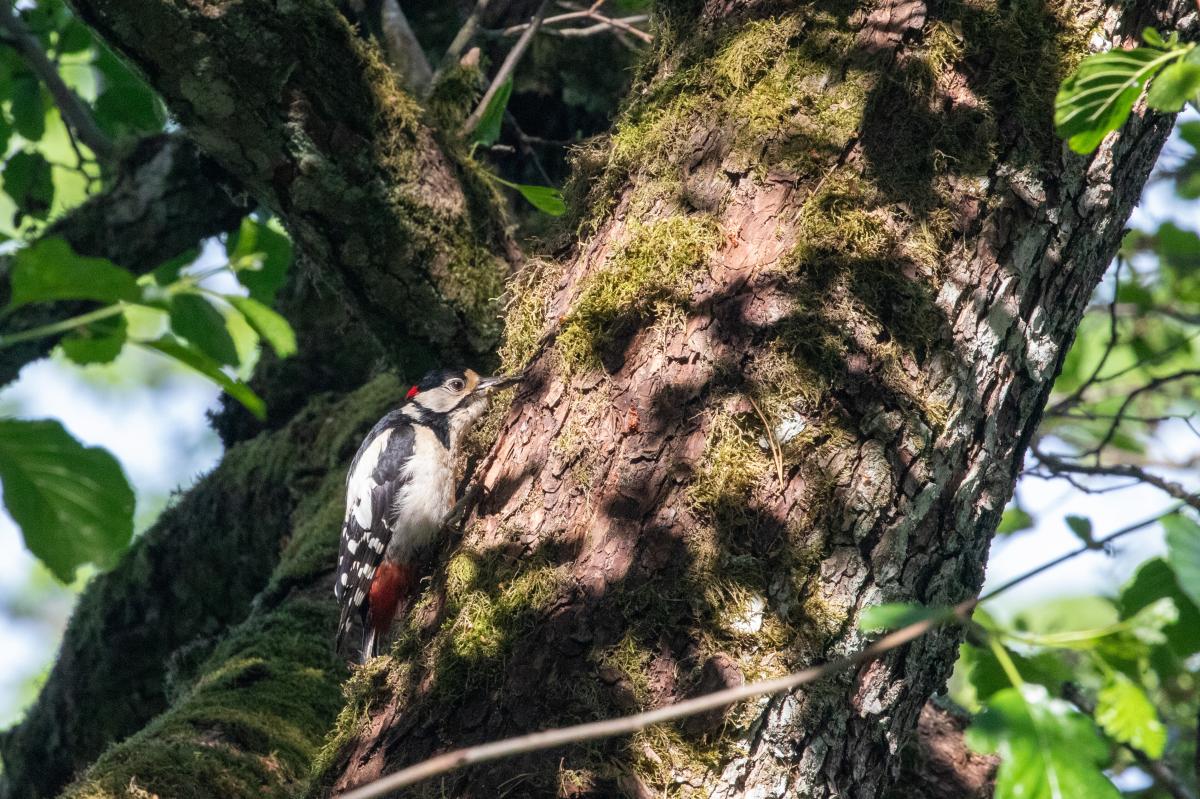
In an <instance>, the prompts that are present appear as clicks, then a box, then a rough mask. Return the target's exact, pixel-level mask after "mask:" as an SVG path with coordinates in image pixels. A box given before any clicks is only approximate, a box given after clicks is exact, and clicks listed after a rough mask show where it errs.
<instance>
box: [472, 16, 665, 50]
mask: <svg viewBox="0 0 1200 799" xmlns="http://www.w3.org/2000/svg"><path fill="white" fill-rule="evenodd" d="M582 19H587V20H592V21H593V22H595V23H596V24H595V25H589V26H588V27H585V28H556V29H554V30H550V29H549V26H551V25H561V24H562V23H564V22H572V21H575V20H582ZM648 19H650V17H649V15H647V14H633V15H631V16H628V17H609V16H606V15H604V14H601V13H600V12H599V11H594V10H592V9H590V8H589V9H585V10H583V11H571V12H568V13H566V14H556V15H555V16H553V17H546V19H545V20H544V21H543V23H542V26H543V28H545V32H546V33H548V34H552V35H554V36H561V37H563V38H572V37H583V36H595V35H596V34H598V33H606V32H608V31H610V30H617V31H621V32H623V33H628V34H630V35H631V36H635V37H637V38H638V39H640V40H641V41H643V42H645V43H647V44H649V43H650V42H653V41H654V36H653V35H651V34H649V33H646V31H644V30H641V29H639V28H635V27H634V25H637V24H639V23H642V22H645V21H646V20H648ZM528 29H529V23H523V24H521V25H512V26H510V27H508V28H504V29H502V30H498V31H495V32H494V33H493V34H492V35H494V36H516V35H518V34H520V33H521V32H523V31H525V30H528Z"/></svg>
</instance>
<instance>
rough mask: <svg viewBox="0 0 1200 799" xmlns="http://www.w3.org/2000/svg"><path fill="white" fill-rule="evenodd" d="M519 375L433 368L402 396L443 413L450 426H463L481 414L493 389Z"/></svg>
mask: <svg viewBox="0 0 1200 799" xmlns="http://www.w3.org/2000/svg"><path fill="white" fill-rule="evenodd" d="M520 379H521V378H520V376H515V377H501V376H497V377H481V376H480V375H479V373H477V372H475V371H474V370H472V369H434V370H433V371H432V372H429V373H428V374H427V375H425V376H424V377H422V378H421V382H419V383H417V384H416V385H415V386H413V387H412V388H410V389H409V390H408V395H407V396H406V397H405V399H407V400H408V401H409V402H411V403H414V404H416V405H418V406H420V407H421V408H422V409H424V410H425V411H428V412H430V413H435V414H439V415H442V416H445V417H446V418H447V419H448V420H449V422H450V426H451V427H452V428H454V429H456V430H463V429H465V428H466V427H469V426H470V425H471V424H472V423H474V422H475V420H477V419H478V418H479V417H480V416H481V415H483V412H484V411H485V410H486V409H487V406H488V403H489V402H490V401H491V398H492V395H493V394H494V393H495V392H496V391H498V390H499V389H502V388H506V387H508V386H511V385H513V384H514V383H516V382H518V381H519V380H520Z"/></svg>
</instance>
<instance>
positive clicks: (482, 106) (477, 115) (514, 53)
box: [460, 0, 550, 137]
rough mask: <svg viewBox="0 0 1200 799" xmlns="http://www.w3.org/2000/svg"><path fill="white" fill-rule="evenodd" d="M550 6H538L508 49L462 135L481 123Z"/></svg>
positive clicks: (544, 1) (544, 2) (546, 0)
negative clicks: (526, 26) (511, 46)
mask: <svg viewBox="0 0 1200 799" xmlns="http://www.w3.org/2000/svg"><path fill="white" fill-rule="evenodd" d="M549 7H550V0H542V4H541V5H540V6H538V10H537V13H535V14H534V15H533V19H532V20H530V22H529V28H528V29H526V31H525V32H524V33H522V34H521V38H520V39H517V43H516V44H514V45H513V48H512V49H511V50H509V51H508V55H507V56H505V58H504V63H503V64H501V65H500V69H499V71H497V72H496V77H494V78H492V85H490V86H488V88H487V91H486V92H484V93H483V97H482V98H480V100H479V105H477V106H475V110H474V111H472V112H471V115H470V116H469V117H467V121H466V122H464V123H463V126H462V130H461V131H460V132H461V133H462V135H463V136H464V137H465V136H468V135H470V133H471V131H473V130H475V128H476V127H477V126H478V125H479V120H481V119H482V118H483V113H484V112H485V111H487V107H488V105H490V104H491V102H492V98H493V97H495V96H496V92H498V91H499V90H500V87H501V86H503V85H504V82H505V81H506V80H508V78H509V76H510V75H512V73H513V70H514V69H516V68H517V63H518V62H519V61H520V60H521V56H523V55H525V51H526V50H528V49H529V45H530V44H531V43H532V42H533V37H534V35H535V34H536V33H537V32H538V28H540V27H542V20H544V19H545V18H546V9H547V8H549Z"/></svg>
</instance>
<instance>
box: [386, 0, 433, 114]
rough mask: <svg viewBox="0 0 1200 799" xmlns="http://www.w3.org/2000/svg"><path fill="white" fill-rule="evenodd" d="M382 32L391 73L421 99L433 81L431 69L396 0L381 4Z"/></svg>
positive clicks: (388, 0) (387, 0)
mask: <svg viewBox="0 0 1200 799" xmlns="http://www.w3.org/2000/svg"><path fill="white" fill-rule="evenodd" d="M379 17H380V20H379V21H380V26H381V27H382V29H383V46H384V50H385V51H386V52H387V56H388V61H389V63H391V65H392V69H393V70H395V71H396V73H397V74H398V75H399V76H400V77H401V79H402V80H403V81H404V83H405V85H406V86H407V88H408V89H409V91H411V92H413V93H414V94H416V95H424V94H425V93H426V92H427V91H428V90H429V86H430V82H431V81H432V80H433V69H432V68H431V67H430V66H429V60H428V59H426V58H425V51H424V50H422V49H421V43H420V42H418V41H417V36H416V34H414V33H413V29H412V26H411V25H409V24H408V17H406V16H404V12H403V11H402V10H401V9H400V3H399V2H398V1H397V0H383V5H382V7H381V8H380V11H379Z"/></svg>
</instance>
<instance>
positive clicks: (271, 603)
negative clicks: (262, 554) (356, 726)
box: [65, 376, 401, 799]
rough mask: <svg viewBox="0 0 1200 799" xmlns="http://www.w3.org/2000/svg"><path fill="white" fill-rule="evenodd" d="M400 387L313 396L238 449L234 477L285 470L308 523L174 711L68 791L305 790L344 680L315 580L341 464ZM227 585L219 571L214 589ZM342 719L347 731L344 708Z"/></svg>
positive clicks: (338, 504)
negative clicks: (281, 425)
mask: <svg viewBox="0 0 1200 799" xmlns="http://www.w3.org/2000/svg"><path fill="white" fill-rule="evenodd" d="M400 393H401V392H400V384H399V383H398V381H397V380H396V379H395V378H394V377H388V376H385V377H380V378H377V379H376V380H374V381H372V382H371V383H370V384H368V385H366V386H364V387H363V388H361V389H359V390H358V391H356V392H354V393H352V394H350V395H348V396H346V397H341V398H336V397H333V396H329V397H324V398H315V399H314V400H313V401H312V402H310V404H309V405H308V406H307V407H306V409H305V410H304V412H302V413H301V414H298V415H297V416H296V417H295V418H294V419H293V420H292V422H290V423H289V425H288V427H287V428H285V429H284V430H283V431H279V432H277V433H274V434H271V435H268V436H261V437H259V438H257V439H255V440H254V441H252V442H248V443H247V444H244V445H241V446H240V447H239V450H243V451H251V452H253V453H254V455H255V457H254V458H251V459H248V461H247V462H245V463H242V465H241V466H240V467H239V468H238V469H234V470H233V473H232V474H231V475H230V476H229V478H228V479H232V480H235V481H245V483H246V484H248V485H257V484H259V483H261V482H262V481H263V480H264V479H266V477H265V475H266V474H269V471H266V470H269V469H270V468H272V467H273V466H278V467H281V468H283V469H284V475H285V476H284V477H280V478H278V479H279V480H280V483H281V485H282V486H283V487H284V488H285V489H288V491H289V494H290V495H291V497H292V500H291V501H292V502H294V503H296V505H295V513H294V516H293V518H295V519H296V520H298V523H297V524H296V525H295V527H294V528H293V530H292V533H291V535H290V536H289V537H288V538H287V540H286V543H284V545H283V547H282V556H281V558H280V561H279V564H278V565H277V566H276V568H275V570H274V572H273V574H272V576H271V580H270V583H269V585H268V586H267V587H266V588H265V589H264V590H263V591H262V592H261V593H260V594H259V595H258V596H257V597H256V598H255V601H254V603H253V607H252V610H251V612H250V613H249V615H248V616H247V617H246V619H245V620H244V621H242V622H241V623H240V624H239V625H237V626H236V627H234V628H233V629H232V630H231V631H230V632H229V633H228V634H227V635H226V636H225V637H224V638H222V639H221V640H220V641H219V643H217V644H216V645H215V646H213V647H212V648H211V652H209V653H208V654H204V653H205V651H206V647H207V644H206V645H205V647H200V648H199V649H197V652H198V653H199V657H191V658H190V660H192V661H194V660H196V659H200V663H199V665H196V664H195V663H194V662H189V663H187V664H186V667H184V668H181V669H180V671H179V673H178V674H177V676H176V679H175V680H174V683H173V690H174V692H175V693H174V696H173V702H172V705H171V707H170V708H169V709H168V710H167V711H166V712H164V713H162V714H161V715H159V716H158V717H157V718H156V719H155V720H154V721H153V722H151V723H150V724H148V725H147V726H146V727H144V728H143V729H142V730H141V731H140V732H138V733H137V734H136V735H134V736H133V737H131V738H129V739H128V740H126V741H124V742H122V743H120V744H118V745H116V746H114V747H112V748H110V749H109V750H108V751H107V752H106V753H105V754H104V755H102V756H101V757H100V758H99V759H98V760H97V761H96V763H95V764H94V765H93V766H92V768H90V769H89V770H88V772H87V773H86V774H85V775H84V777H83V778H82V779H81V780H80V781H79V782H78V783H76V784H75V785H74V786H72V787H71V788H70V789H69V790H68V791H67V793H66V794H65V796H67V797H71V798H72V799H75V798H76V797H86V799H100V798H101V797H105V798H107V797H117V796H126V795H127V791H128V790H129V785H130V784H131V783H132V784H136V785H138V786H140V789H144V790H146V791H149V792H151V793H152V794H157V795H160V796H170V797H173V799H174V798H175V797H182V798H183V799H188V798H189V797H196V798H197V799H201V798H203V799H207V798H208V797H212V796H222V797H230V799H236V798H237V797H250V796H253V797H293V796H296V795H298V794H300V793H301V792H302V791H303V788H304V786H305V784H306V782H307V780H308V778H309V774H310V763H311V762H312V759H313V757H314V755H316V754H317V752H318V750H319V749H320V748H321V746H322V742H323V741H324V740H325V737H326V733H327V731H328V730H329V728H330V725H331V723H333V721H334V718H335V716H336V715H337V714H338V711H339V710H340V709H341V708H342V698H341V690H340V686H341V681H342V680H343V679H344V678H345V676H346V670H345V666H344V664H343V663H342V662H341V660H340V659H339V658H337V657H335V655H334V653H333V651H332V646H331V644H332V640H333V630H334V627H335V621H336V613H337V609H336V604H335V603H334V602H333V600H332V597H331V596H329V595H328V594H327V591H328V588H327V585H326V584H325V583H324V582H323V581H320V580H315V577H316V576H317V575H320V574H322V573H324V572H328V570H329V565H330V564H331V563H333V562H334V560H335V559H336V546H337V543H336V542H337V539H338V533H339V531H340V527H341V514H342V512H343V510H344V498H343V495H342V492H341V483H342V475H343V474H344V473H345V465H346V463H347V462H348V460H349V458H350V457H351V455H352V454H353V452H354V449H355V448H356V446H357V441H359V440H361V437H362V435H363V433H364V432H365V429H366V427H367V426H369V425H370V424H371V423H373V422H374V421H375V419H376V418H378V416H379V415H380V414H381V413H382V409H383V408H386V407H388V406H390V405H394V404H395V402H396V401H397V397H398V396H400ZM229 462H230V463H240V461H239V460H236V459H235V460H233V461H229ZM222 468H223V469H224V468H225V467H222ZM314 468H316V469H319V470H320V471H322V472H323V473H324V474H325V477H324V478H323V479H322V481H321V482H320V483H318V484H317V485H312V484H311V483H310V482H309V480H310V479H311V478H308V477H307V476H306V474H307V472H308V471H310V470H312V469H314ZM268 484H270V481H268ZM297 497H299V501H298V502H296V498H297ZM209 523H210V524H211V520H210V522H209ZM276 546H277V547H278V546H279V544H278V542H277V543H276ZM220 583H221V580H220V578H219V577H216V576H214V577H213V578H212V579H211V581H210V582H209V583H206V584H211V585H219V584H220ZM201 658H202V659H201ZM365 679H366V678H365V677H363V678H360V682H361V681H362V680H365ZM358 684H359V683H353V684H352V685H354V686H355V687H354V688H353V691H354V693H353V694H352V695H354V696H358V695H359V694H360V693H361V690H360V689H359V688H358V687H357V686H358ZM359 704H361V702H360V703H359ZM352 714H353V708H351V715H352ZM339 725H340V726H339V728H340V729H345V728H347V727H348V726H349V721H348V720H347V718H346V714H343V718H342V720H341V721H340V722H339ZM326 749H328V747H326Z"/></svg>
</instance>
